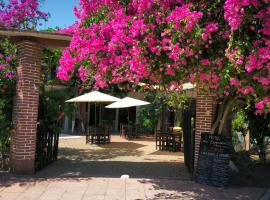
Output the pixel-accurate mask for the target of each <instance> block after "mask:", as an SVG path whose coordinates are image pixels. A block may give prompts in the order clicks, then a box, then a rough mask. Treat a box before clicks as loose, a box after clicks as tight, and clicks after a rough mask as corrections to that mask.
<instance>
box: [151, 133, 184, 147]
mask: <svg viewBox="0 0 270 200" xmlns="http://www.w3.org/2000/svg"><path fill="white" fill-rule="evenodd" d="M181 139H182V134H181V133H179V132H177V133H174V132H160V133H156V149H159V150H161V151H164V150H165V151H181Z"/></svg>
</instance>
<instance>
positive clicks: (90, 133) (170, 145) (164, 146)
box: [66, 91, 182, 152]
mask: <svg viewBox="0 0 270 200" xmlns="http://www.w3.org/2000/svg"><path fill="white" fill-rule="evenodd" d="M66 102H69V103H86V102H87V103H93V104H94V105H95V107H94V109H95V110H94V111H95V115H94V125H92V126H90V125H89V123H87V124H86V125H85V128H84V134H85V136H86V144H88V143H90V144H98V145H105V144H109V143H111V136H112V126H111V125H110V123H109V122H108V121H103V122H100V121H99V122H98V123H97V118H98V117H97V109H96V107H97V104H105V105H106V106H105V108H106V109H127V108H130V107H138V106H145V105H148V104H150V103H149V102H146V101H142V100H139V99H135V98H131V97H125V98H123V99H120V98H117V97H114V96H111V95H108V94H104V93H101V92H98V91H93V92H90V93H87V94H84V95H81V96H78V97H76V98H73V99H70V100H67V101H66ZM129 115H130V113H129V111H128V109H127V119H128V121H127V122H128V123H120V130H119V133H120V136H121V137H122V138H124V139H127V140H134V139H137V138H139V137H141V136H142V132H141V129H140V124H138V123H134V122H131V121H130V120H129ZM88 116H89V115H88ZM88 122H89V118H88ZM114 133H115V132H114ZM153 136H154V137H153V142H155V144H156V149H158V150H160V151H171V152H177V151H181V147H182V145H181V144H182V129H181V128H180V127H169V126H167V127H166V128H165V129H164V127H163V129H162V130H157V131H155V135H153Z"/></svg>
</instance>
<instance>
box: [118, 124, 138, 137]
mask: <svg viewBox="0 0 270 200" xmlns="http://www.w3.org/2000/svg"><path fill="white" fill-rule="evenodd" d="M121 136H124V137H126V138H127V139H132V138H137V137H139V128H138V125H136V124H135V125H134V124H122V125H121Z"/></svg>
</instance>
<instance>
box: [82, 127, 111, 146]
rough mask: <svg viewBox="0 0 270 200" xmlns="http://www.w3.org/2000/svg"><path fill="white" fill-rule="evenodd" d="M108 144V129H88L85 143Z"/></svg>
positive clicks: (109, 138) (109, 140)
mask: <svg viewBox="0 0 270 200" xmlns="http://www.w3.org/2000/svg"><path fill="white" fill-rule="evenodd" d="M89 142H90V143H91V144H108V143H110V142H111V135H110V131H109V128H108V127H106V126H105V127H96V128H90V129H89V130H88V131H87V134H86V143H89Z"/></svg>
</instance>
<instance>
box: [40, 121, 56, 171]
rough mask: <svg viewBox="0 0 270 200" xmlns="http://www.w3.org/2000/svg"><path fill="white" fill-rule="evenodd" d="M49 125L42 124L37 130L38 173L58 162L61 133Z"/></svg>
mask: <svg viewBox="0 0 270 200" xmlns="http://www.w3.org/2000/svg"><path fill="white" fill-rule="evenodd" d="M52 127H55V126H52V125H50V124H48V123H45V122H44V123H42V122H40V124H39V125H38V128H37V142H36V160H35V168H36V171H38V170H41V169H43V168H44V167H46V166H47V165H49V164H50V163H52V162H54V161H55V160H57V154H58V140H59V132H58V131H56V130H54V129H53V128H52Z"/></svg>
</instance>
